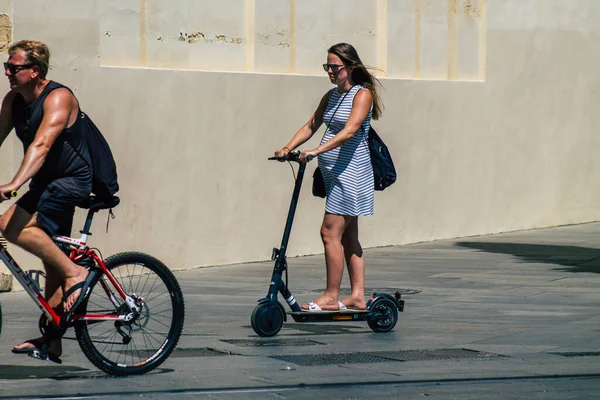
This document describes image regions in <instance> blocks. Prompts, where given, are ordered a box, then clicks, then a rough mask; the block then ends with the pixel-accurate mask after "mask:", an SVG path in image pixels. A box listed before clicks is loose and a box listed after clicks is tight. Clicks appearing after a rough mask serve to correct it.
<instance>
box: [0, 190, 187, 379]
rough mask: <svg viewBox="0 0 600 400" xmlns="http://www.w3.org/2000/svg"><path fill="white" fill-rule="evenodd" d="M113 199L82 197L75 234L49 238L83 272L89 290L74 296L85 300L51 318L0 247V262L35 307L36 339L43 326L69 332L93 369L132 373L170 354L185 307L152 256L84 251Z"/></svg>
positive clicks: (33, 285) (35, 288) (32, 283)
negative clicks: (84, 214) (94, 225)
mask: <svg viewBox="0 0 600 400" xmlns="http://www.w3.org/2000/svg"><path fill="white" fill-rule="evenodd" d="M15 195H16V193H15ZM119 202H120V200H119V198H118V197H116V196H115V197H113V198H112V199H111V200H110V201H109V202H104V201H101V200H100V199H98V198H97V197H95V196H90V198H89V200H88V201H87V202H86V204H84V205H82V206H80V207H81V208H85V209H88V210H89V211H88V214H87V218H86V220H85V225H84V228H83V230H82V231H81V237H80V238H78V239H77V238H72V237H67V236H54V237H53V238H52V239H53V240H54V242H55V243H56V244H57V245H58V246H59V247H61V248H62V249H63V251H65V252H66V253H67V254H68V256H69V257H70V259H71V260H73V262H75V263H76V264H78V265H81V266H82V267H85V268H88V269H89V271H90V273H89V275H88V279H89V280H90V281H89V290H88V291H87V295H86V293H82V294H81V295H82V296H86V298H85V300H84V301H83V302H82V303H81V304H80V305H79V307H77V309H75V310H73V311H72V312H70V313H65V314H64V315H62V316H61V315H58V314H57V313H56V312H55V311H54V310H53V309H52V307H50V305H49V304H48V302H47V301H46V300H45V299H44V297H43V296H42V294H41V291H40V287H39V282H38V281H37V279H36V280H34V279H32V276H31V274H30V273H26V272H24V271H23V270H22V269H21V268H20V267H19V265H18V264H17V263H16V262H15V260H14V259H13V258H12V257H11V255H10V254H9V253H8V250H7V249H6V248H4V247H3V246H0V259H2V261H3V262H4V264H6V266H7V267H8V269H9V270H10V271H11V273H12V274H13V276H14V277H15V278H16V279H17V280H18V281H19V283H20V284H21V285H22V286H23V288H24V289H25V291H26V292H27V293H28V294H29V296H30V297H31V298H32V299H33V301H34V302H35V303H36V304H37V305H38V307H39V308H40V309H41V310H42V312H43V314H42V316H41V317H40V320H39V328H40V331H41V332H42V334H45V333H46V330H47V327H49V326H52V327H53V328H55V329H60V330H63V331H64V330H65V329H67V328H69V327H73V328H74V329H75V335H76V339H77V342H78V343H79V346H80V347H81V350H82V351H83V353H84V354H85V356H86V357H87V358H88V360H90V362H91V363H92V364H94V365H95V366H96V367H97V368H99V369H101V370H102V371H104V372H106V373H108V374H111V375H140V374H144V373H146V372H148V371H151V370H153V369H154V368H156V367H158V366H159V365H160V364H162V363H163V362H164V361H165V360H166V359H167V358H168V357H169V356H170V354H171V352H172V351H173V350H174V349H175V346H176V345H177V342H178V341H179V337H180V336H181V333H182V331H183V323H184V316H185V309H184V301H183V294H182V292H181V288H180V286H179V283H178V282H177V280H176V279H175V276H174V275H173V273H172V272H171V271H170V270H169V269H168V268H167V267H166V266H165V265H164V264H163V263H162V262H161V261H159V260H158V259H156V258H154V257H152V256H150V255H148V254H144V253H138V252H124V253H118V254H115V255H113V256H110V257H108V258H106V259H103V258H102V256H101V254H100V252H99V251H98V250H97V249H93V248H89V247H88V246H87V239H88V236H89V235H90V234H91V232H90V228H91V225H92V220H93V217H94V214H95V213H97V212H98V211H100V210H104V209H112V208H113V207H115V206H117V205H118V204H119ZM32 272H33V271H32ZM1 329H2V313H1V309H0V330H1ZM32 355H33V356H34V357H37V358H45V357H46V356H47V354H39V353H38V354H32Z"/></svg>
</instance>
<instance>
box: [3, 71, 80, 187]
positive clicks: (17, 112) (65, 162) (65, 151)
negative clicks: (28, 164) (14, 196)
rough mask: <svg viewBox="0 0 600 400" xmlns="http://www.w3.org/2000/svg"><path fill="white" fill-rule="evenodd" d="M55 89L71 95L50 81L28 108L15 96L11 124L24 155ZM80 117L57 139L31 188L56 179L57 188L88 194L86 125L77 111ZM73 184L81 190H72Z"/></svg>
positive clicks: (22, 99)
mask: <svg viewBox="0 0 600 400" xmlns="http://www.w3.org/2000/svg"><path fill="white" fill-rule="evenodd" d="M58 88H65V89H67V90H69V91H70V92H71V89H69V88H68V87H66V86H63V85H61V84H60V83H57V82H54V81H50V82H48V84H47V85H46V87H45V88H44V90H43V91H42V93H41V94H40V95H39V96H38V98H36V99H35V101H34V102H33V103H31V104H29V105H28V104H26V103H25V99H24V98H23V96H21V95H20V94H17V95H16V96H15V99H14V101H13V104H12V118H13V124H14V127H15V131H16V132H17V136H18V138H19V139H20V140H21V142H23V148H24V151H25V152H26V151H27V149H28V148H29V146H30V145H31V144H32V143H33V139H34V138H35V134H36V133H37V130H38V128H39V127H40V124H41V123H42V118H43V117H44V101H45V100H46V97H48V95H49V94H50V93H51V92H52V91H53V90H55V89H58ZM71 93H73V92H71ZM79 114H80V115H79V116H78V117H77V119H76V120H75V123H74V124H73V125H72V126H71V127H70V128H66V129H64V130H63V131H62V132H61V133H60V134H59V135H58V137H57V138H56V141H55V142H54V144H53V145H52V147H51V148H50V151H49V152H48V155H47V156H46V160H45V162H44V164H43V165H42V167H41V168H40V170H39V171H38V173H37V174H36V175H35V176H34V177H33V178H32V183H31V184H32V185H34V184H42V185H47V184H49V183H51V182H53V181H57V180H58V181H57V184H58V185H57V186H62V189H65V190H67V192H73V191H74V192H79V191H81V192H82V194H83V192H85V191H87V193H85V195H87V194H89V190H88V184H89V187H91V181H92V170H91V159H90V154H89V151H88V148H87V144H86V141H85V137H86V136H85V131H84V129H87V126H86V124H84V123H83V121H82V119H81V114H82V113H81V112H80V111H79ZM61 178H68V179H61ZM73 185H76V186H81V187H78V188H74V187H72V186H73ZM65 186H66V187H65Z"/></svg>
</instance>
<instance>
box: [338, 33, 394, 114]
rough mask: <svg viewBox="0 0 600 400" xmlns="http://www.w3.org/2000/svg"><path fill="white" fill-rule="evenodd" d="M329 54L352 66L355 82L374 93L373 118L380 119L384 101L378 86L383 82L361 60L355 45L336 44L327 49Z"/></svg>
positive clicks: (352, 76)
mask: <svg viewBox="0 0 600 400" xmlns="http://www.w3.org/2000/svg"><path fill="white" fill-rule="evenodd" d="M327 53H329V54H335V55H336V56H338V57H339V58H340V60H342V62H343V63H344V65H345V66H347V67H352V68H351V69H352V73H351V75H350V77H351V78H352V81H353V82H354V83H358V84H359V85H362V86H364V87H365V88H367V89H369V91H371V93H372V94H373V119H379V117H380V116H381V114H382V112H383V102H382V101H381V97H379V93H378V90H377V89H378V88H377V87H378V86H381V82H379V80H378V79H377V78H375V77H374V76H373V74H371V73H370V72H369V70H368V69H367V67H365V65H364V64H363V63H362V61H361V60H360V57H359V56H358V53H357V52H356V49H355V48H354V46H352V45H351V44H348V43H338V44H334V45H333V46H331V47H330V48H329V50H327Z"/></svg>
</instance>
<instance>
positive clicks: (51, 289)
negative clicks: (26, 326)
mask: <svg viewBox="0 0 600 400" xmlns="http://www.w3.org/2000/svg"><path fill="white" fill-rule="evenodd" d="M44 269H45V271H46V282H45V284H44V286H45V287H44V292H45V298H46V301H48V304H50V306H51V307H52V308H54V310H55V311H56V312H57V313H58V314H59V315H61V314H62V309H63V305H62V296H63V290H62V278H61V276H60V274H59V273H58V272H57V271H56V269H55V268H54V267H53V266H51V265H49V264H46V263H44ZM33 342H34V343H32V342H31V341H26V342H24V343H21V344H19V345H16V346H14V347H13V349H17V350H21V349H31V348H35V347H36V346H35V342H40V343H45V342H46V338H44V337H40V338H37V339H34V340H33ZM47 344H48V352H50V353H51V354H53V355H55V356H56V357H60V356H61V354H62V343H61V339H60V338H58V339H54V340H52V341H50V342H49V343H47Z"/></svg>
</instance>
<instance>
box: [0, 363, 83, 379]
mask: <svg viewBox="0 0 600 400" xmlns="http://www.w3.org/2000/svg"><path fill="white" fill-rule="evenodd" d="M83 371H85V372H89V370H88V369H85V368H80V367H72V366H62V365H54V364H48V365H43V366H42V365H40V366H31V365H2V364H0V380H19V379H37V378H41V379H57V377H59V376H61V375H64V374H73V373H81V372H83Z"/></svg>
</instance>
